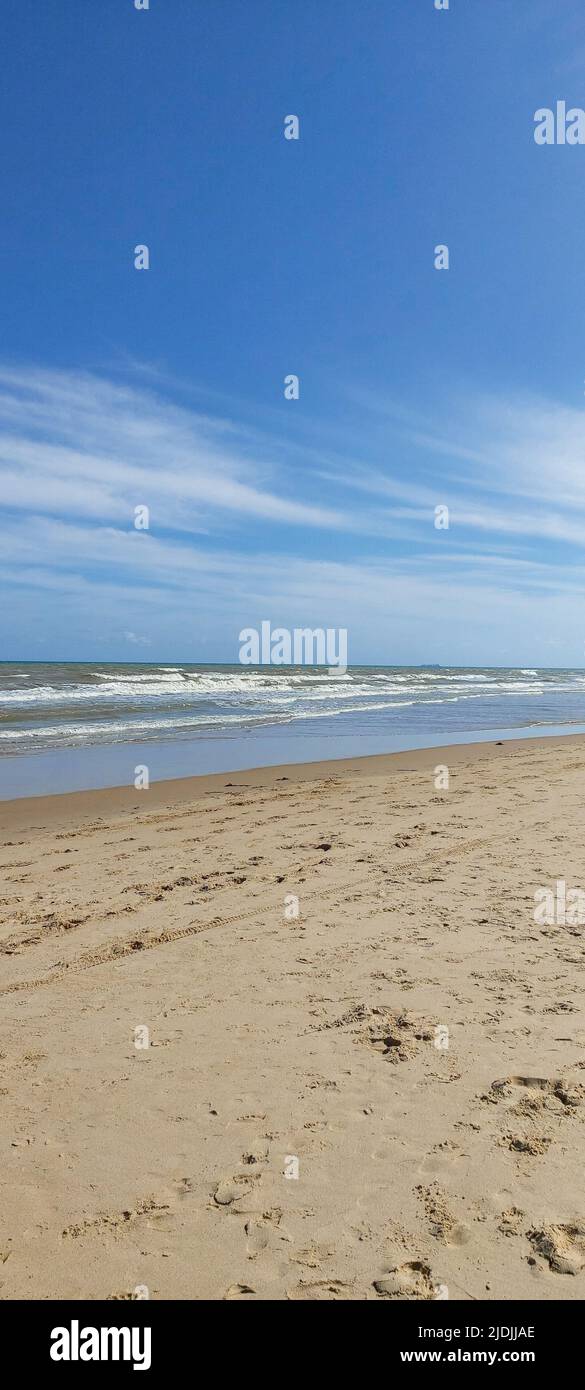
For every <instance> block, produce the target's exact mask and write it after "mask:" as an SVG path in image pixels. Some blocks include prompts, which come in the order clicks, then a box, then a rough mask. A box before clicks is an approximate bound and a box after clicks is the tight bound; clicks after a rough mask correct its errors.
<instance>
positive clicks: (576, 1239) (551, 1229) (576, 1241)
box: [527, 1218, 585, 1274]
mask: <svg viewBox="0 0 585 1390" xmlns="http://www.w3.org/2000/svg"><path fill="white" fill-rule="evenodd" d="M527 1235H528V1239H529V1241H530V1244H531V1245H532V1248H533V1250H534V1251H535V1252H536V1253H537V1254H538V1255H540V1256H541V1257H542V1258H543V1259H544V1260H546V1261H547V1262H548V1265H549V1268H550V1269H552V1270H554V1272H555V1274H579V1272H580V1270H582V1269H583V1267H584V1266H585V1220H583V1219H581V1218H579V1219H578V1220H577V1221H572V1222H567V1223H566V1224H565V1223H563V1224H562V1225H558V1226H552V1225H551V1226H540V1227H538V1228H534V1229H533V1230H531V1231H528V1232H527Z"/></svg>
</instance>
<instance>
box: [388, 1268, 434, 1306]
mask: <svg viewBox="0 0 585 1390" xmlns="http://www.w3.org/2000/svg"><path fill="white" fill-rule="evenodd" d="M374 1288H375V1290H376V1293H377V1294H379V1295H380V1297H381V1298H401V1299H421V1300H423V1301H425V1302H429V1301H430V1300H431V1299H435V1298H436V1297H437V1292H436V1291H437V1288H438V1284H437V1283H436V1281H435V1280H434V1279H433V1276H432V1273H431V1269H430V1266H429V1265H427V1264H425V1263H424V1261H423V1260H407V1261H406V1263H405V1264H402V1265H397V1266H396V1267H395V1268H394V1269H389V1270H388V1271H387V1272H386V1273H385V1274H383V1275H382V1276H381V1278H379V1279H374Z"/></svg>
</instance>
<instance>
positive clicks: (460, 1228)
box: [415, 1183, 471, 1245]
mask: <svg viewBox="0 0 585 1390" xmlns="http://www.w3.org/2000/svg"><path fill="white" fill-rule="evenodd" d="M415 1191H416V1193H417V1194H418V1196H419V1198H420V1200H421V1201H422V1203H423V1205H424V1209H425V1216H426V1218H427V1221H428V1223H429V1229H430V1232H431V1235H432V1236H434V1237H435V1239H436V1240H442V1241H443V1243H444V1244H445V1245H467V1243H468V1241H470V1240H471V1231H470V1229H469V1227H468V1226H466V1225H465V1222H463V1221H458V1220H457V1217H455V1216H453V1213H452V1212H451V1211H450V1209H449V1207H448V1205H447V1199H446V1197H445V1194H444V1192H442V1191H441V1188H440V1187H439V1186H438V1184H437V1183H431V1185H430V1186H429V1187H422V1186H421V1187H417V1188H415Z"/></svg>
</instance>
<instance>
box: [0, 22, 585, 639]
mask: <svg viewBox="0 0 585 1390" xmlns="http://www.w3.org/2000/svg"><path fill="white" fill-rule="evenodd" d="M1 31H2V44H1V51H0V66H1V80H0V128H1V130H2V140H1V142H0V186H1V188H2V215H1V218H0V272H1V274H2V293H1V295H0V582H1V583H2V588H3V596H4V602H3V604H2V615H1V617H0V659H3V660H19V661H22V660H33V661H50V660H72V661H74V660H89V661H98V660H99V661H109V660H111V661H173V662H174V661H177V660H182V661H207V662H213V661H226V662H235V661H237V660H238V651H239V642H238V636H239V632H240V630H241V629H243V628H244V627H259V625H260V623H261V622H262V621H263V620H266V619H268V620H269V621H271V623H272V625H273V626H274V627H282V626H284V627H288V628H291V629H292V628H295V627H306V626H312V627H315V626H322V627H342V628H346V629H347V632H348V646H349V661H350V663H378V662H380V663H382V662H384V663H388V664H393V663H396V664H413V663H417V664H418V663H421V664H426V663H427V662H434V663H437V662H439V663H441V664H474V665H504V666H505V665H520V666H565V665H567V666H573V665H577V666H584V665H585V608H584V597H585V415H584V405H585V338H584V336H583V324H584V321H585V320H584V312H583V310H584V307H585V292H584V286H585V240H584V228H585V146H581V145H570V144H564V145H557V144H555V145H549V146H542V145H538V144H537V143H536V142H535V139H534V130H535V121H534V115H535V112H536V111H537V110H539V109H541V108H545V107H548V108H551V109H555V108H556V102H557V101H558V100H564V101H566V103H567V108H570V107H579V106H583V107H584V108H585V9H584V7H583V4H582V0H514V4H513V5H511V4H510V0H450V4H449V9H448V10H437V9H435V4H434V0H359V3H358V0H294V3H291V0H150V3H149V8H148V9H147V10H136V8H135V5H134V0H84V3H83V4H80V3H79V0H51V4H50V5H40V4H37V5H35V6H30V5H23V4H22V0H3V6H2V21H1ZM291 114H292V115H296V116H298V120H299V138H298V140H287V139H286V138H285V133H284V132H285V117H287V116H289V115H291ZM136 246H147V247H148V250H149V261H150V265H149V269H147V270H139V269H136V267H135V247H136ZM437 246H448V248H449V268H448V270H438V269H436V268H435V248H436V247H437ZM292 374H294V375H296V376H297V377H298V379H299V395H298V399H287V398H286V396H285V378H287V377H288V376H290V375H292ZM137 507H147V508H148V523H149V524H148V528H143V529H137V528H136V526H135V518H136V508H137ZM437 507H448V509H449V510H448V514H447V515H448V522H449V525H448V527H447V526H442V527H440V528H438V527H437V526H436V524H435V522H436V510H435V509H436V508H437ZM442 515H445V514H442Z"/></svg>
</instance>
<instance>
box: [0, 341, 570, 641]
mask: <svg viewBox="0 0 585 1390" xmlns="http://www.w3.org/2000/svg"><path fill="white" fill-rule="evenodd" d="M137 379H138V381H139V384H138V385H137V384H136V380H134V381H133V382H132V384H131V385H127V384H126V383H122V384H120V383H119V382H118V381H116V380H112V379H107V378H105V377H98V376H95V375H92V374H87V373H79V372H63V371H61V372H54V371H51V372H47V371H43V370H40V369H37V368H30V369H26V368H20V369H14V368H12V369H11V368H0V488H1V499H2V513H3V515H2V523H1V531H2V555H1V559H0V578H1V580H2V583H3V586H4V588H5V591H6V593H7V594H8V595H9V603H8V604H7V606H6V612H5V617H4V621H3V629H2V631H3V633H4V641H5V644H8V646H9V647H10V645H11V644H13V645H14V644H16V643H18V642H20V633H21V631H26V632H28V633H29V634H32V633H36V634H37V637H38V642H39V643H41V644H42V643H43V642H47V641H48V640H49V637H50V636H51V634H52V639H51V640H57V639H58V640H59V641H63V642H69V641H71V642H74V643H75V644H76V650H78V649H80V646H81V644H82V643H86V644H87V643H89V644H91V645H93V643H94V642H96V643H100V642H101V643H103V644H109V647H110V650H111V653H112V655H113V656H117V657H119V656H120V655H122V654H123V652H124V651H127V653H128V656H129V657H132V655H134V659H135V658H136V656H137V655H139V653H140V648H144V651H145V653H146V650H147V648H150V649H151V651H152V653H153V655H158V653H159V652H161V651H168V652H169V654H172V653H173V652H175V653H176V654H180V653H181V652H183V653H184V654H185V656H187V655H191V658H192V659H197V657H198V655H199V654H200V644H201V643H203V644H204V646H205V644H207V651H208V654H209V657H210V658H212V659H220V658H223V659H233V658H234V657H235V655H236V651H237V645H236V639H237V632H238V630H239V627H240V626H244V625H247V624H248V623H249V622H251V621H253V622H257V621H259V620H261V618H262V617H264V616H272V617H273V618H274V620H275V621H278V622H280V623H283V624H286V625H288V626H296V625H305V624H306V623H311V624H312V625H327V624H329V625H334V626H346V627H348V628H349V629H350V633H351V632H352V631H353V659H354V660H368V659H371V660H373V659H379V660H383V659H386V660H400V659H404V660H408V659H414V652H415V650H416V651H417V653H418V655H419V659H425V660H428V659H435V660H454V659H455V657H456V655H457V653H458V654H459V656H460V658H461V659H462V660H470V659H471V657H472V649H471V647H470V645H469V644H470V643H471V642H472V641H473V643H474V644H475V646H474V649H473V651H474V653H475V657H476V659H477V660H483V661H485V662H489V661H490V660H492V659H493V660H494V661H496V662H497V661H498V660H499V661H501V662H503V663H504V664H506V662H509V661H510V660H512V659H515V657H516V654H518V655H519V659H521V660H522V661H523V662H524V663H525V664H526V663H528V664H534V663H537V664H538V661H539V660H540V661H541V662H542V663H544V664H546V662H547V661H549V662H550V663H551V664H562V658H561V652H562V651H563V652H565V653H566V659H567V660H569V657H570V659H571V660H572V661H575V660H577V658H578V655H580V654H581V651H582V649H583V643H582V640H581V617H580V614H581V610H582V603H583V595H584V594H585V567H584V564H583V559H584V557H583V550H584V548H585V484H584V483H583V481H582V471H581V463H580V460H581V457H582V456H583V450H584V447H585V420H584V417H583V415H582V413H581V412H580V411H577V410H570V409H567V408H566V407H562V406H559V405H556V404H555V403H551V402H547V401H544V400H542V399H540V398H539V399H537V400H531V401H527V400H525V399H506V400H504V399H490V400H487V399H485V398H481V397H473V396H472V395H471V394H469V395H468V396H467V397H466V398H465V399H464V400H463V401H461V400H460V401H459V402H455V403H453V405H452V407H451V408H450V410H449V412H447V411H445V410H444V409H443V410H442V411H437V412H436V415H435V417H434V418H433V417H429V418H427V419H422V418H421V417H420V415H417V416H416V417H412V416H411V415H410V414H409V413H408V411H407V410H406V409H405V407H403V406H401V407H400V408H399V409H398V410H397V409H395V407H394V406H392V405H387V403H386V402H385V401H384V400H383V399H380V398H376V397H369V398H367V399H362V400H361V401H360V403H359V409H358V410H356V412H355V418H354V422H353V424H352V425H351V428H349V429H348V431H347V433H346V435H345V440H344V441H342V440H340V433H339V427H338V426H337V425H336V427H335V429H334V430H332V440H334V441H335V447H331V448H330V449H329V448H327V447H326V437H325V436H326V430H325V428H324V424H323V421H322V420H321V421H320V423H319V429H318V430H317V431H316V432H315V439H314V440H313V441H310V442H309V443H308V444H307V446H306V447H305V445H304V443H303V442H302V440H301V441H299V439H298V438H297V439H296V441H295V443H294V445H293V444H291V440H290V439H289V440H286V439H280V438H279V437H278V435H277V434H276V433H275V432H274V418H273V415H271V416H270V428H268V426H267V428H266V430H263V429H262V421H261V420H260V421H258V422H256V424H255V425H254V427H253V428H252V429H250V428H247V427H245V426H243V425H240V424H239V423H238V421H237V420H234V418H231V417H230V416H229V415H228V414H227V413H226V416H225V418H223V417H222V416H215V415H214V414H208V413H206V412H205V411H203V410H195V409H192V408H189V407H186V406H185V405H183V404H181V405H178V404H176V402H175V401H174V400H172V399H171V398H170V397H169V396H167V395H163V394H161V387H160V382H159V386H158V390H157V391H154V390H152V388H151V386H148V387H146V386H145V385H144V382H145V380H147V381H150V377H149V375H148V374H144V373H142V374H138V376H137ZM373 421H375V422H376V423H375V428H372V422H373ZM344 444H345V447H343V446H344ZM381 445H382V450H381V447H380V446H381ZM381 452H382V454H384V453H387V457H388V459H390V460H391V463H386V462H384V461H382V462H381V461H380V453H381ZM440 503H447V505H448V506H449V508H450V521H451V524H450V528H449V530H448V531H444V532H441V533H439V532H437V531H436V530H435V529H434V526H433V521H434V508H435V506H437V505H438V504H440ZM141 504H143V505H147V506H148V507H149V508H150V511H151V529H150V530H149V531H137V530H136V529H135V528H134V525H133V519H134V508H135V506H138V505H141ZM530 632H533V633H536V632H538V634H539V636H538V642H537V646H539V648H540V655H539V650H535V649H534V646H532V647H528V646H526V647H521V646H519V642H525V641H526V640H527V634H529V633H530ZM35 640H36V639H35ZM530 640H531V641H532V639H530ZM447 642H449V643H450V644H451V645H450V650H449V651H447V650H446V648H445V645H444V644H445V643H447ZM167 643H170V647H169V646H167V645H166V644H167ZM397 643H398V644H399V645H398V646H397ZM479 644H481V650H480V645H479ZM18 650H19V651H20V647H18ZM63 650H65V648H63ZM66 650H67V652H68V651H69V647H67V648H66ZM84 651H87V647H85V648H84ZM520 653H522V655H521V656H520ZM29 654H30V649H29ZM33 654H34V652H33ZM53 654H54V655H55V654H58V651H57V652H55V651H54V652H53Z"/></svg>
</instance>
